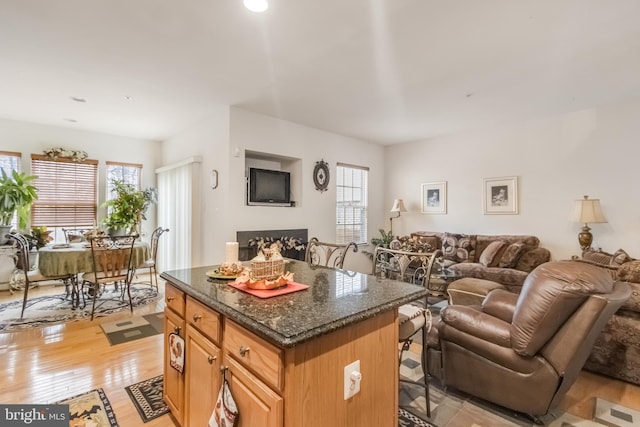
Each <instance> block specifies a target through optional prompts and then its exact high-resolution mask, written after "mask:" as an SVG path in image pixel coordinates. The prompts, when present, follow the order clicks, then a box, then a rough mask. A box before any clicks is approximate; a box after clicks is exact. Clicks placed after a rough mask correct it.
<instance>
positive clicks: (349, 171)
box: [336, 163, 369, 243]
mask: <svg viewBox="0 0 640 427" xmlns="http://www.w3.org/2000/svg"><path fill="white" fill-rule="evenodd" d="M368 176H369V168H365V167H361V166H352V165H345V164H341V163H338V170H337V177H336V242H337V243H349V242H356V243H367V216H368V214H367V181H368Z"/></svg>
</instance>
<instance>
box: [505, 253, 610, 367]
mask: <svg viewBox="0 0 640 427" xmlns="http://www.w3.org/2000/svg"><path fill="white" fill-rule="evenodd" d="M612 290H613V278H612V277H611V275H610V274H609V273H608V272H606V271H605V270H603V269H602V268H599V267H597V266H594V265H589V264H585V263H577V262H572V261H558V262H548V263H545V264H542V265H541V266H539V267H537V268H536V269H535V270H533V271H532V272H531V273H530V274H529V276H528V277H527V280H526V281H525V283H524V286H523V287H522V291H521V292H520V296H519V297H518V303H517V305H516V309H515V312H514V314H513V323H512V324H511V345H512V346H513V350H514V351H515V352H516V353H518V354H520V355H522V356H533V355H535V354H536V353H537V352H538V351H539V350H540V349H541V348H542V347H543V346H544V345H545V344H546V343H547V341H548V340H549V338H551V337H552V336H553V335H554V334H555V333H556V331H557V330H558V329H559V328H560V327H561V326H562V325H563V324H564V322H565V321H566V320H567V319H568V318H569V317H570V316H571V315H572V314H573V313H574V312H575V310H576V309H577V308H578V307H579V306H580V304H582V303H583V302H584V301H585V299H586V298H588V297H589V295H591V294H598V293H608V292H611V291H612Z"/></svg>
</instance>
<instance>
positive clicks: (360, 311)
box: [160, 260, 427, 348]
mask: <svg viewBox="0 0 640 427" xmlns="http://www.w3.org/2000/svg"><path fill="white" fill-rule="evenodd" d="M216 267H217V266H207V267H198V268H191V269H185V270H174V271H165V272H163V273H162V274H161V275H160V277H162V278H163V279H165V280H168V281H169V282H171V283H172V284H173V285H174V286H175V287H177V288H178V289H180V290H182V291H184V292H185V293H186V294H187V295H190V296H192V297H193V298H195V299H197V300H198V301H200V302H202V303H204V304H205V305H207V306H209V307H211V308H212V309H214V310H216V311H218V312H219V313H221V314H223V315H225V316H226V317H228V318H229V319H231V320H233V321H234V322H237V323H239V324H241V325H242V326H244V327H246V328H247V329H249V330H250V331H252V332H254V333H256V334H257V335H259V336H261V337H263V338H265V339H266V340H267V341H269V342H271V343H273V344H275V345H276V346H278V347H283V348H286V347H293V346H295V345H296V344H299V343H302V342H304V341H308V340H311V339H313V338H315V337H317V336H320V335H323V334H326V333H329V332H331V331H334V330H336V329H339V328H342V327H344V326H347V325H350V324H352V323H356V322H359V321H361V320H364V319H367V318H370V317H373V316H375V315H376V314H378V313H382V312H384V311H387V310H391V309H395V308H396V307H399V306H400V305H402V304H406V303H408V302H410V301H414V300H416V299H419V298H423V297H425V296H426V294H427V291H426V289H425V288H423V287H422V286H417V285H412V284H409V283H405V282H399V281H395V280H390V279H381V278H377V277H374V276H370V275H367V274H362V273H356V272H351V271H345V270H334V269H330V268H324V267H314V268H312V267H310V266H309V265H308V264H307V263H306V262H304V261H293V260H292V261H290V262H288V263H287V264H286V266H285V271H290V272H293V273H294V274H295V281H296V282H298V283H303V284H305V285H308V286H309V288H308V289H305V290H302V291H298V292H294V293H291V294H286V295H280V296H276V297H272V298H266V299H262V298H258V297H255V296H253V295H249V294H247V293H245V292H242V291H240V290H238V289H235V288H233V287H231V286H229V285H228V281H225V280H214V279H211V278H209V277H208V276H207V275H206V272H207V271H210V270H213V269H215V268H216Z"/></svg>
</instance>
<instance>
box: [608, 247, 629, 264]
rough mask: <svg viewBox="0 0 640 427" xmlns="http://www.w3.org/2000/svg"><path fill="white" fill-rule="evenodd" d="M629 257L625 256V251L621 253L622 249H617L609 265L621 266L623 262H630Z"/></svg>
mask: <svg viewBox="0 0 640 427" xmlns="http://www.w3.org/2000/svg"><path fill="white" fill-rule="evenodd" d="M631 260H632V259H631V257H630V256H629V254H627V253H626V252H625V251H623V250H622V249H618V250H617V251H615V252H614V253H613V256H612V259H611V265H622V264H624V263H625V262H628V261H631Z"/></svg>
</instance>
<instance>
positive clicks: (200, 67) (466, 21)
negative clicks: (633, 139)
mask: <svg viewBox="0 0 640 427" xmlns="http://www.w3.org/2000/svg"><path fill="white" fill-rule="evenodd" d="M126 96H130V97H132V99H131V100H127V99H125V97H126ZM70 97H79V98H85V99H86V100H87V102H85V103H78V102H74V101H72V100H71V99H70ZM637 98H640V1H637V0H611V1H605V0H535V1H534V0H529V1H524V0H520V1H514V0H482V1H478V0H457V1H456V0H270V8H269V10H268V11H267V12H265V13H262V14H256V13H253V12H249V11H247V10H246V9H245V8H244V7H243V6H242V0H181V1H179V0H55V1H48V0H0V117H4V118H9V119H15V120H23V121H29V122H36V123H44V124H50V125H56V126H65V127H71V128H78V129H87V130H92V131H98V132H105V133H111V134H116V135H123V136H130V137H135V138H144V139H155V140H162V139H166V138H168V137H171V136H173V135H175V134H176V133H178V132H180V131H181V130H183V129H185V128H186V127H188V126H189V125H191V124H192V123H194V122H196V121H198V120H200V119H202V118H203V117H205V116H206V115H207V114H208V112H209V111H211V110H212V107H214V106H216V105H220V104H225V105H232V106H238V107H240V108H244V109H247V110H251V111H255V112H258V113H263V114H267V115H271V116H275V117H280V118H282V119H285V120H290V121H293V122H297V123H300V124H304V125H307V126H312V127H316V128H319V129H325V130H328V131H332V132H335V133H339V134H344V135H349V136H354V137H358V138H363V139H366V140H370V141H374V142H379V143H382V144H393V143H399V142H406V141H413V140H421V139H426V138H429V137H432V136H436V135H441V134H445V133H450V132H455V131H460V130H463V129H470V128H473V127H478V126H487V125H493V124H499V123H503V122H506V121H512V120H523V119H528V118H534V117H544V116H548V115H553V114H558V113H563V112H569V111H575V110H580V109H583V108H587V107H591V106H594V105H600V104H606V103H613V102H623V101H626V100H632V99H637ZM69 119H73V120H76V121H77V122H70V121H69Z"/></svg>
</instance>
